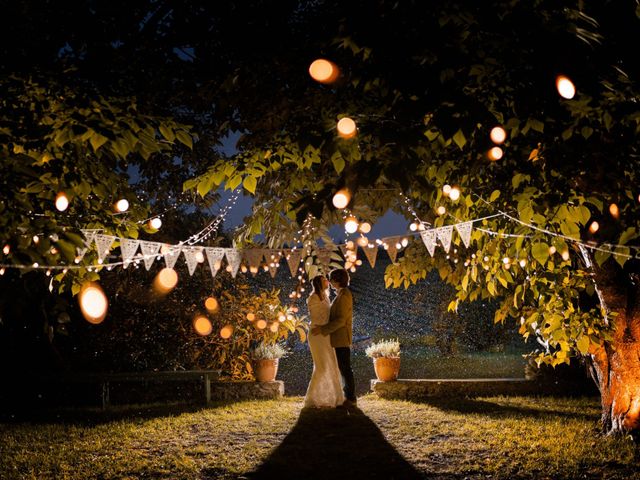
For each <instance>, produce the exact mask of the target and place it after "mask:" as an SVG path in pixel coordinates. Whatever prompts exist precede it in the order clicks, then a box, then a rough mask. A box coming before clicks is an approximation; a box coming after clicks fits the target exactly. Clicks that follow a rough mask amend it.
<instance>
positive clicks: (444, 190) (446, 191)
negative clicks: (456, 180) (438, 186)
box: [442, 184, 451, 196]
mask: <svg viewBox="0 0 640 480" xmlns="http://www.w3.org/2000/svg"><path fill="white" fill-rule="evenodd" d="M442 193H444V194H445V196H448V195H449V194H450V193H451V185H449V184H446V185H445V186H444V187H442Z"/></svg>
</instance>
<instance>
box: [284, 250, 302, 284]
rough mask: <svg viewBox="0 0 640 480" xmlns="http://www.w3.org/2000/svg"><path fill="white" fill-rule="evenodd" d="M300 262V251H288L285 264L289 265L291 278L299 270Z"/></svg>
mask: <svg viewBox="0 0 640 480" xmlns="http://www.w3.org/2000/svg"><path fill="white" fill-rule="evenodd" d="M301 260H302V250H300V249H299V248H296V249H295V250H289V251H288V252H287V264H288V265H289V271H290V272H291V276H292V277H295V276H296V274H297V273H298V268H300V261H301Z"/></svg>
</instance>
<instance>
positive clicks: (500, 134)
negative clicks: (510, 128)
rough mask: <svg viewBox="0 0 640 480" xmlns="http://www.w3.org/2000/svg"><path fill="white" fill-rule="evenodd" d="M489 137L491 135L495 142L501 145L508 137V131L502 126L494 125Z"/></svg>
mask: <svg viewBox="0 0 640 480" xmlns="http://www.w3.org/2000/svg"><path fill="white" fill-rule="evenodd" d="M489 137H491V141H492V142H493V143H495V144H497V145H500V144H501V143H502V142H504V141H505V140H506V139H507V132H506V131H505V129H504V128H502V127H493V128H492V129H491V133H490V134H489Z"/></svg>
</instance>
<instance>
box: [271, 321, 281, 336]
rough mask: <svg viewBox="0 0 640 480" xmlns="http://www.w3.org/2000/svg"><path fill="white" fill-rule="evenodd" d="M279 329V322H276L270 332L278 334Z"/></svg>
mask: <svg viewBox="0 0 640 480" xmlns="http://www.w3.org/2000/svg"><path fill="white" fill-rule="evenodd" d="M279 328H280V327H279V326H278V323H277V322H274V323H272V324H271V325H269V330H271V331H272V332H273V333H278V329H279Z"/></svg>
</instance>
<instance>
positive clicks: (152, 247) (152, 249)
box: [140, 241, 162, 270]
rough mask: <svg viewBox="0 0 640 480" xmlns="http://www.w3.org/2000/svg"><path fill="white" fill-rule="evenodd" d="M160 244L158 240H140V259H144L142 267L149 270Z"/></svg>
mask: <svg viewBox="0 0 640 480" xmlns="http://www.w3.org/2000/svg"><path fill="white" fill-rule="evenodd" d="M160 247H162V244H161V243H160V242H145V241H141V242H140V251H141V252H142V260H143V261H144V268H146V269H147V270H149V269H150V268H151V265H153V262H154V260H155V259H156V256H157V255H158V252H159V251H160Z"/></svg>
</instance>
